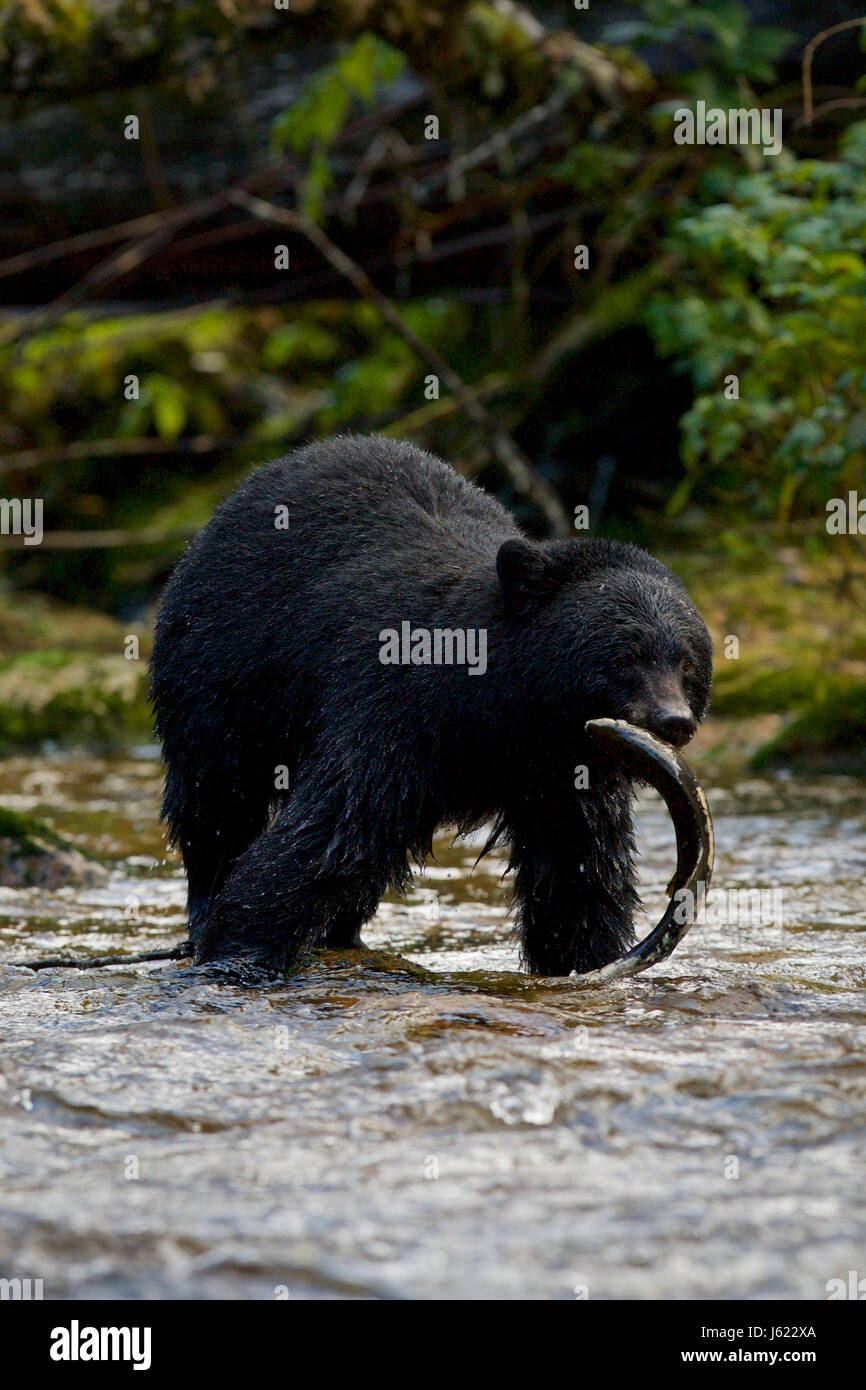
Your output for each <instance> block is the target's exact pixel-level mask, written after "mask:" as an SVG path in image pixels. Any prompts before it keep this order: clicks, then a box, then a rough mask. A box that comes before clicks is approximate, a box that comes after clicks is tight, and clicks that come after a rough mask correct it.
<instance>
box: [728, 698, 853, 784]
mask: <svg viewBox="0 0 866 1390" xmlns="http://www.w3.org/2000/svg"><path fill="white" fill-rule="evenodd" d="M752 766H753V767H754V768H755V769H756V770H761V769H765V768H775V767H792V768H796V769H798V770H800V771H814V772H838V773H849V774H854V775H857V776H863V775H866V684H858V685H856V686H853V687H852V686H850V685H848V686H847V688H845V689H844V690H837V691H836V692H835V693H833V694H831V695H830V696H829V697H828V698H827V699H825V700H819V701H815V702H814V703H812V704H811V705H809V706H808V707H807V708H806V709H804V710H803V711H802V713H800V714H798V715H797V716H796V717H795V718H794V719H793V720H792V721H791V723H790V724H788V725H787V726H786V727H785V728H784V729H783V730H782V731H781V733H779V734H778V735H777V736H776V737H775V738H774V739H771V740H770V742H769V743H766V744H764V746H763V747H762V748H759V749H758V752H757V753H756V754H755V756H754V758H753V759H752Z"/></svg>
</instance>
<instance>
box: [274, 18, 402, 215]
mask: <svg viewBox="0 0 866 1390" xmlns="http://www.w3.org/2000/svg"><path fill="white" fill-rule="evenodd" d="M402 67H403V58H402V55H401V54H400V53H398V52H397V50H396V49H395V48H392V47H391V45H390V44H387V43H383V41H382V40H381V39H379V38H377V37H376V36H375V34H362V35H361V36H360V38H358V39H356V40H355V42H354V43H353V44H351V45H350V46H349V47H348V48H347V49H346V50H345V52H343V53H342V54H341V55H340V56H339V57H338V58H336V59H335V60H334V61H333V62H331V63H326V64H325V65H324V66H323V67H321V68H319V70H318V71H317V72H316V73H314V74H313V76H312V77H310V78H308V80H307V81H306V82H305V84H304V86H303V88H302V90H301V92H300V93H299V95H298V97H297V99H296V100H295V102H294V104H293V105H292V106H290V107H289V109H288V110H287V111H285V112H284V113H283V115H282V116H279V117H278V118H277V120H276V121H275V122H274V126H273V130H272V133H271V143H272V146H273V149H274V151H275V152H278V151H280V150H282V149H284V148H286V147H287V148H288V149H290V150H292V151H293V153H294V154H297V155H304V156H306V158H307V161H308V167H307V174H306V178H305V181H304V190H303V198H302V202H303V208H304V211H305V212H306V214H307V216H308V217H312V218H314V219H316V220H318V219H319V218H320V216H321V209H322V200H323V198H324V196H325V194H326V193H327V191H328V190H329V189H330V188H331V187H332V186H333V176H332V174H331V169H330V165H329V163H328V151H329V150H331V149H332V148H333V146H334V145H335V144H336V141H337V138H338V136H339V134H340V132H341V130H342V129H343V125H344V123H345V121H346V118H347V116H348V114H349V112H350V110H351V107H352V103H353V102H354V101H360V102H362V103H363V104H364V105H365V106H371V105H372V104H373V102H374V100H375V98H376V96H377V94H378V93H379V91H380V89H381V88H382V87H387V86H388V85H389V84H390V83H392V82H393V81H394V80H395V79H396V78H397V77H398V76H399V74H400V71H401V70H402Z"/></svg>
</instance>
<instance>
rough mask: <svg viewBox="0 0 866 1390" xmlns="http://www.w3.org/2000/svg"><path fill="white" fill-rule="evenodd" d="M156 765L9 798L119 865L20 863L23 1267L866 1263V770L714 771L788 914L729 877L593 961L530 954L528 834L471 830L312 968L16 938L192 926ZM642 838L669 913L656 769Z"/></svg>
mask: <svg viewBox="0 0 866 1390" xmlns="http://www.w3.org/2000/svg"><path fill="white" fill-rule="evenodd" d="M159 781H160V768H159V764H158V763H157V762H156V761H155V759H154V758H153V755H152V753H149V752H147V751H146V750H142V755H141V756H140V757H126V758H118V759H111V760H106V761H94V760H93V759H85V758H70V757H63V758H43V759H38V760H34V759H27V760H24V759H13V760H9V761H7V762H4V763H0V804H5V805H7V806H10V807H12V808H13V809H18V810H22V811H31V812H33V813H35V814H37V815H40V816H43V817H44V818H46V819H48V820H49V821H50V823H51V824H52V825H53V826H54V827H55V828H56V829H57V830H58V831H59V832H61V833H62V834H64V835H65V836H67V837H69V838H71V839H73V840H74V841H76V842H77V843H78V844H80V845H81V846H82V847H83V848H85V849H87V850H89V851H91V852H93V853H95V854H96V855H97V856H98V857H99V858H100V859H101V861H102V862H103V863H104V864H105V865H107V866H108V868H109V870H110V872H109V874H108V876H107V878H105V880H104V881H101V882H99V883H97V884H96V885H95V886H93V887H90V888H86V889H85V888H77V889H70V888H66V889H61V890H58V891H55V892H46V891H45V890H41V889H33V888H31V889H12V888H8V887H7V888H0V961H2V962H3V964H2V965H0V1029H2V1069H0V1276H2V1277H6V1278H10V1277H20V1278H25V1277H30V1278H31V1279H35V1278H41V1279H42V1280H43V1288H44V1296H45V1297H46V1298H75V1297H97V1298H146V1297H157V1298H223V1297H232V1298H249V1299H272V1298H274V1297H279V1296H283V1297H285V1296H289V1297H297V1298H308V1297H316V1298H321V1297H347V1296H348V1297H408V1298H425V1297H434V1298H454V1297H457V1298H560V1299H573V1298H575V1297H586V1296H589V1297H590V1298H596V1299H598V1298H601V1299H604V1298H629V1299H631V1298H639V1299H643V1298H717V1297H722V1298H724V1297H734V1298H750V1299H753V1298H765V1297H792V1298H796V1299H822V1298H826V1297H827V1284H828V1281H830V1280H832V1279H844V1280H845V1281H846V1283H847V1282H848V1279H849V1271H851V1270H855V1271H857V1274H858V1278H863V1277H864V1276H866V1200H864V1181H863V1176H864V1137H866V997H864V967H866V935H864V931H866V797H864V795H863V786H862V783H858V782H856V781H853V780H845V779H837V780H830V779H818V780H813V781H809V780H807V779H802V778H798V779H797V780H796V781H794V780H782V779H780V780H774V781H766V782H763V781H761V782H758V781H755V782H750V783H748V784H746V785H740V786H738V787H736V788H734V789H727V790H725V789H721V788H718V789H713V788H712V787H710V788H709V789H708V790H709V795H710V802H711V805H712V807H713V811H714V815H715V821H716V834H717V859H716V880H715V883H716V885H718V886H719V887H720V888H724V889H726V890H727V889H764V890H772V889H774V888H775V889H776V890H777V894H776V898H775V900H774V901H773V900H772V893H771V891H770V892H769V893H768V894H767V897H766V898H765V903H764V912H763V917H764V918H765V919H766V920H763V921H762V920H754V919H753V920H748V914H747V912H746V910H745V907H744V905H743V904H742V902H741V904H740V908H739V910H736V904H731V903H727V900H726V905H727V907H728V908H729V909H730V910H729V911H728V914H727V915H728V917H729V919H731V920H728V921H723V920H719V918H720V917H721V916H722V915H723V914H721V913H720V911H719V908H718V904H716V906H715V908H714V909H713V911H711V912H710V913H709V914H708V915H709V917H710V918H711V919H712V920H709V921H706V922H705V923H704V924H703V925H697V926H695V927H694V928H693V930H692V932H691V933H690V935H689V936H688V937H687V938H686V940H685V941H684V943H683V944H682V946H681V947H680V948H679V950H678V951H677V952H676V954H675V955H674V956H673V957H672V958H671V960H669V961H667V962H665V963H664V964H663V965H661V966H657V967H656V968H655V970H654V971H652V972H650V974H648V975H644V976H641V977H639V978H638V979H636V980H631V981H626V982H622V983H616V984H611V985H608V986H606V987H604V988H601V989H596V990H594V991H592V992H589V991H583V992H581V991H579V990H576V989H575V988H574V987H573V985H571V984H570V983H569V982H568V981H550V982H545V981H539V980H533V979H530V978H527V977H526V976H524V975H521V974H520V973H519V971H518V964H517V953H516V950H515V947H514V944H513V941H512V940H511V938H510V935H509V927H508V921H507V918H506V897H505V888H504V887H503V885H502V883H501V871H502V862H501V860H498V859H496V858H495V857H491V858H489V859H487V860H484V861H482V863H481V865H479V867H478V869H477V870H476V871H475V872H474V873H472V874H470V869H471V866H472V863H473V861H474V859H475V857H476V854H477V847H473V844H471V843H468V842H459V843H458V844H456V845H455V846H453V847H452V846H451V844H450V842H449V841H448V840H447V839H443V840H442V841H440V842H439V844H438V846H437V854H438V862H437V864H436V865H434V866H433V867H432V868H431V870H430V871H429V872H428V874H427V875H426V876H425V878H424V879H423V880H419V885H418V890H417V892H416V893H414V894H413V895H412V896H410V898H409V899H408V900H406V901H396V900H394V901H386V902H385V903H384V904H383V905H382V907H381V908H380V911H379V913H378V915H377V917H376V919H375V921H374V922H373V923H371V924H370V926H369V927H368V928H367V930H366V932H365V939H366V941H367V942H368V944H369V945H370V946H371V947H372V948H373V950H371V951H370V952H369V953H366V954H365V953H354V954H353V953H347V954H337V953H323V954H321V955H320V956H319V957H318V958H317V959H316V961H315V963H314V964H313V965H312V966H311V967H310V968H309V969H307V970H306V971H305V972H304V973H303V974H301V975H300V976H299V977H297V978H295V979H293V980H292V981H291V982H290V983H284V984H280V985H274V986H271V987H268V988H259V989H242V988H240V987H239V986H237V985H232V984H226V983H223V982H219V981H217V980H215V979H213V978H212V977H211V976H209V974H208V973H207V971H206V970H204V969H195V968H192V967H190V966H186V965H179V964H174V963H167V964H159V965H140V966H124V967H116V968H111V969H91V970H85V971H59V970H47V971H43V972H40V973H38V974H35V973H33V972H31V971H26V970H22V969H16V968H14V967H13V966H12V965H11V964H9V963H8V962H11V961H13V960H15V959H22V958H24V957H26V956H28V955H29V956H41V955H46V954H53V953H56V952H58V951H66V952H70V953H74V954H77V955H81V954H86V953H88V952H92V953H94V954H96V953H100V952H105V951H109V950H130V951H132V950H144V949H151V948H155V947H159V946H162V945H167V944H171V943H172V942H173V941H174V940H177V939H179V938H180V937H181V936H182V935H183V927H184V918H183V898H184V892H183V883H182V879H181V877H180V875H179V871H178V867H177V864H176V863H175V862H174V861H173V860H169V861H166V858H165V849H164V845H163V840H162V835H161V832H160V830H159V828H158V826H157V819H156V812H157V801H158V792H159ZM639 839H640V845H641V851H642V857H641V879H642V887H643V891H644V896H645V902H646V905H647V909H648V912H649V914H650V915H651V916H652V915H653V914H656V915H658V913H659V912H660V910H661V907H662V905H663V903H664V901H665V897H664V885H665V883H666V881H667V879H668V877H669V875H670V872H671V868H672V862H673V847H672V830H671V826H670V823H669V820H668V817H667V813H666V812H665V810H664V807H663V806H662V803H661V802H660V801H659V800H658V798H656V797H655V796H654V795H648V796H647V797H646V798H645V799H644V801H643V802H642V805H641V809H640V813H639ZM753 907H754V902H753ZM759 915H760V914H757V913H753V918H754V917H757V916H759ZM864 1288H866V1285H864Z"/></svg>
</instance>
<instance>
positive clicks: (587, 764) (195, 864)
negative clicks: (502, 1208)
mask: <svg viewBox="0 0 866 1390" xmlns="http://www.w3.org/2000/svg"><path fill="white" fill-rule="evenodd" d="M711 675H712V649H711V644H710V638H709V634H708V633H707V630H706V627H705V626H704V623H703V622H702V620H701V618H700V616H699V615H698V613H697V611H696V610H695V608H694V606H693V605H692V603H691V601H690V599H689V598H688V595H687V594H686V592H685V590H684V588H683V586H682V585H681V583H680V582H679V580H678V579H676V578H675V577H674V575H672V574H671V573H670V571H669V570H667V569H666V568H665V566H664V565H662V564H660V563H659V562H658V561H657V560H655V559H653V558H652V557H651V556H650V555H648V554H646V553H645V552H644V551H642V550H640V549H638V548H636V547H635V546H632V545H625V544H620V543H616V542H612V541H600V540H583V541H581V540H578V539H573V540H566V541H543V542H539V543H535V542H532V541H530V540H528V539H526V538H525V537H524V536H523V535H522V534H521V532H520V531H519V529H518V527H517V526H516V525H515V523H514V521H513V519H512V518H511V516H510V515H509V514H508V512H507V511H506V510H505V509H504V508H503V507H502V506H500V504H499V503H498V502H496V501H495V500H494V499H493V498H492V497H490V496H488V495H487V494H486V493H484V492H482V491H481V490H480V489H479V488H477V487H475V486H474V485H473V484H471V483H469V482H467V481H466V480H465V479H464V478H462V477H460V475H459V474H457V473H456V472H455V471H454V470H453V469H451V468H450V467H448V465H447V464H445V463H443V462H442V461H441V460H440V459H437V458H435V457H433V456H432V455H431V454H428V453H426V452H424V451H423V450H421V449H419V448H416V447H415V446H414V445H411V444H407V443H403V442H399V441H396V440H393V439H388V438H385V437H382V436H372V437H364V436H341V437H339V438H336V439H331V440H327V441H323V442H319V443H314V444H311V445H309V446H307V447H305V448H302V449H299V450H297V451H296V452H294V453H292V454H289V455H288V457H286V458H283V459H279V460H277V461H276V462H274V463H271V464H268V465H266V466H265V467H263V468H260V469H259V470H258V471H257V472H255V473H254V474H252V476H251V477H250V478H248V479H247V480H246V481H245V482H244V483H243V484H242V485H241V486H240V487H239V488H238V490H237V491H236V492H235V493H234V494H233V495H232V496H231V497H229V498H228V499H227V500H226V501H225V502H223V503H222V505H221V506H220V507H219V508H218V510H217V511H216V513H215V515H214V516H213V518H212V519H211V521H210V522H209V523H208V524H207V526H205V528H204V529H203V530H202V531H201V532H200V533H199V534H198V535H197V536H196V537H195V538H194V539H193V541H192V542H191V544H190V546H189V548H188V550H187V551H186V554H185V555H184V557H183V559H182V560H181V562H180V564H179V565H178V567H177V569H176V570H175V572H174V574H173V575H172V577H171V579H170V581H169V583H168V585H167V587H166V590H165V594H164V597H163V599H162V604H161V607H160V611H159V615H158V618H157V623H156V632H155V638H154V648H153V660H152V697H153V701H154V704H155V709H156V730H157V733H158V735H159V737H160V739H161V740H162V746H163V750H164V757H165V762H166V765H167V777H166V787H165V798H164V803H163V819H164V820H165V821H167V823H168V826H169V829H170V832H171V836H172V838H173V840H174V842H176V843H177V844H179V846H180V849H181V851H182V854H183V860H184V864H185V867H186V872H187V877H188V882H189V931H190V939H191V942H192V945H193V947H194V954H195V959H196V960H197V961H199V962H201V961H212V960H222V961H226V960H232V961H243V962H250V963H251V964H254V965H255V966H257V967H263V968H264V969H266V970H267V971H269V972H270V973H279V972H283V971H285V970H287V969H289V968H290V967H291V966H292V965H293V963H294V962H295V961H296V960H297V958H298V955H299V953H300V952H302V951H306V950H307V949H308V948H310V947H311V946H314V945H317V944H318V945H330V946H335V947H336V946H341V947H349V946H354V945H360V937H359V933H360V929H361V927H362V926H363V924H364V923H365V922H366V921H367V920H368V919H369V918H370V917H371V916H372V914H373V913H374V912H375V910H376V907H377V905H378V903H379V900H380V898H381V897H382V894H383V893H384V892H385V890H386V889H387V888H389V887H390V888H394V889H397V890H398V891H399V890H401V889H404V888H405V887H406V886H407V884H408V883H409V882H410V867H409V860H410V856H414V857H415V858H416V859H417V860H418V861H419V862H422V863H423V862H424V860H425V858H426V857H427V856H428V855H429V854H430V852H431V841H432V837H433V834H434V832H435V830H436V828H437V827H438V826H439V825H441V824H450V825H452V826H454V827H456V829H457V830H458V831H466V830H468V829H470V828H472V827H477V826H479V825H482V824H484V823H490V824H491V826H492V830H491V838H490V840H489V841H488V844H492V843H494V842H496V841H500V840H501V841H504V842H507V844H508V846H509V848H510V866H511V868H512V869H513V870H514V874H515V879H514V889H515V899H516V906H517V920H518V926H519V930H520V936H521V942H522V953H523V959H524V962H525V964H526V965H527V966H528V968H529V969H530V970H532V971H534V972H536V973H539V974H543V975H565V974H568V973H570V972H571V971H579V972H583V971H586V970H590V969H593V968H595V967H597V966H600V965H603V964H606V963H607V962H608V961H610V960H613V959H614V958H615V957H617V956H618V955H620V954H621V953H622V952H623V951H624V950H626V949H627V948H628V947H629V946H630V945H631V944H632V942H633V930H632V914H633V911H634V908H635V905H636V903H637V896H636V893H635V871H634V864H633V857H634V842H633V834H632V822H631V794H632V785H631V781H630V778H629V777H628V775H627V774H626V773H625V772H624V771H623V770H622V769H621V768H619V767H618V766H617V765H614V764H613V762H612V761H611V759H610V758H609V757H606V756H604V755H603V754H602V753H601V752H600V750H598V749H595V748H594V747H593V746H591V744H590V742H589V740H588V739H587V737H586V735H585V733H584V723H585V721H586V720H588V719H592V718H598V717H604V716H610V717H613V718H624V719H627V720H629V721H630V722H631V723H634V724H639V725H642V726H643V727H645V728H647V729H649V730H651V731H652V732H654V733H656V734H658V735H659V736H660V737H661V738H663V739H665V740H667V741H669V742H670V743H673V744H676V745H682V744H684V743H686V742H688V740H689V739H690V738H691V736H692V734H693V733H694V732H695V729H696V726H697V722H698V721H699V720H700V719H701V718H702V716H703V715H704V713H705V710H706V706H707V702H708V697H709V688H710V681H711ZM581 769H583V771H581Z"/></svg>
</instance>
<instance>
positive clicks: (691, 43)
mask: <svg viewBox="0 0 866 1390" xmlns="http://www.w3.org/2000/svg"><path fill="white" fill-rule="evenodd" d="M630 2H631V3H632V4H634V5H636V6H638V5H639V7H640V11H641V13H640V17H635V18H634V19H624V20H620V21H617V22H616V23H613V24H609V25H608V26H607V28H606V29H605V31H604V37H605V40H606V42H607V43H611V44H628V45H629V46H630V47H632V48H634V49H635V50H636V51H637V52H641V51H642V50H644V49H647V48H650V47H654V48H662V49H663V50H664V49H670V50H676V51H677V54H678V55H680V57H679V64H680V66H681V65H682V55H683V54H687V55H688V61H687V70H686V71H684V72H682V73H681V75H680V76H679V78H678V86H679V87H680V88H681V89H682V91H683V92H684V93H685V94H687V95H689V96H692V97H695V98H697V97H701V98H702V99H703V100H705V101H706V102H707V103H708V104H709V105H711V106H714V105H718V106H728V105H730V104H733V105H737V106H739V105H741V104H742V103H741V100H740V98H741V96H742V83H743V82H744V81H745V82H756V83H769V82H773V81H774V80H775V70H774V64H775V63H776V62H778V60H779V58H781V56H782V54H783V53H784V52H785V51H786V49H788V48H790V46H791V44H792V42H793V41H794V40H795V39H796V37H797V36H796V34H793V33H791V32H789V31H787V30H784V29H778V28H774V27H770V26H769V25H763V24H754V23H753V21H752V17H751V15H750V14H749V11H748V9H747V7H746V6H745V5H744V4H741V3H739V0H702V2H701V3H700V4H694V3H693V0H630ZM731 98H737V100H734V101H733V103H732V102H731Z"/></svg>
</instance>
